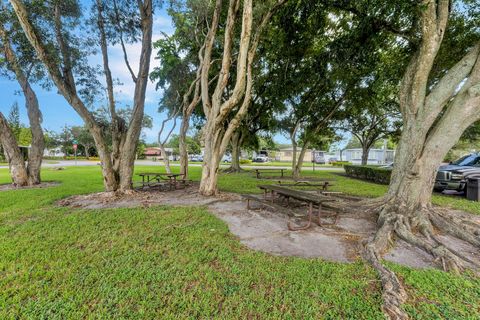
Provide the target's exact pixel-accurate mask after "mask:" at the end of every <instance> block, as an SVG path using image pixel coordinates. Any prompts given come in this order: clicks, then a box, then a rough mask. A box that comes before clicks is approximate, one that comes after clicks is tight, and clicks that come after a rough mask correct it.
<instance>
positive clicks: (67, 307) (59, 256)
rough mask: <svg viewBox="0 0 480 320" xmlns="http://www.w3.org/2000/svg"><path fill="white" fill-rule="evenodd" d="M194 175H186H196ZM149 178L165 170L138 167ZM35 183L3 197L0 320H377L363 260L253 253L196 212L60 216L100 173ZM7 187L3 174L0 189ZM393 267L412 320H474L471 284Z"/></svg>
mask: <svg viewBox="0 0 480 320" xmlns="http://www.w3.org/2000/svg"><path fill="white" fill-rule="evenodd" d="M200 169H201V168H199V167H192V168H191V169H190V172H191V175H192V179H195V180H198V179H199V176H200ZM152 170H157V171H159V170H160V171H161V170H163V168H160V167H137V168H136V171H137V172H141V171H152ZM174 170H178V168H174ZM309 175H312V176H315V177H324V178H327V177H328V178H335V179H336V181H335V182H333V183H334V184H335V186H334V188H335V189H336V190H342V191H344V192H348V193H352V194H360V195H364V196H378V195H381V194H382V193H383V192H385V190H386V187H385V186H379V185H375V184H370V183H365V182H362V181H359V180H353V179H349V178H346V177H342V176H338V175H336V174H334V173H330V172H316V173H309ZM43 177H44V180H48V181H59V182H61V184H60V185H59V186H55V187H52V188H48V189H32V190H17V191H6V192H0V274H1V276H0V319H16V318H45V319H47V318H48V319H52V318H57V319H66V318H70V319H78V318H99V319H101V318H135V319H152V318H157V319H159V318H161V319H177V318H222V319H245V318H262V319H264V318H270V319H279V318H284V319H292V318H296V319H311V318H324V319H383V315H382V312H381V310H380V306H381V292H380V284H379V281H378V279H377V278H376V275H375V274H374V272H373V271H372V270H371V269H370V268H369V267H368V266H366V265H365V264H364V263H362V262H361V261H359V262H356V263H353V264H342V263H333V262H327V261H324V260H321V259H300V258H285V257H276V256H271V255H268V254H263V253H259V252H255V251H252V250H249V249H247V248H245V247H244V246H243V245H241V244H240V243H239V242H238V241H237V240H236V238H235V237H234V236H232V235H231V234H230V233H229V231H228V228H227V226H226V225H225V223H223V222H222V221H220V220H219V219H217V218H215V217H214V216H213V215H211V214H209V213H208V212H207V211H206V209H205V208H201V207H192V208H185V207H183V208H180V207H179V208H176V207H153V208H149V209H143V208H138V209H115V210H113V209H110V210H72V209H66V208H58V207H55V206H54V205H53V202H54V201H56V200H58V199H61V198H64V197H67V196H69V195H73V194H82V193H90V192H98V191H102V189H103V187H102V177H101V173H100V168H99V167H78V168H75V167H67V168H66V169H65V170H63V171H55V170H52V169H48V168H46V169H44V171H43ZM8 181H9V177H8V174H7V171H6V170H4V169H1V170H0V183H6V182H8ZM271 182H275V180H273V179H270V180H265V181H263V180H257V179H255V178H254V177H253V175H252V173H248V172H247V173H242V174H235V175H221V177H220V180H219V185H220V188H221V189H222V190H224V191H232V192H241V193H246V192H258V190H257V188H256V185H257V184H258V183H271ZM449 201H453V200H452V199H449ZM461 202H462V201H461ZM462 203H463V202H462ZM389 265H391V267H392V268H393V269H394V270H395V271H396V272H398V273H399V275H400V276H401V277H402V279H403V280H404V281H405V283H406V285H407V288H408V291H409V294H410V299H409V301H408V303H407V306H406V307H407V311H408V313H409V314H410V315H411V316H412V318H418V319H431V318H445V319H466V318H470V319H477V318H480V310H479V304H478V301H480V290H479V288H480V280H479V279H478V278H475V277H473V276H472V275H469V274H466V275H463V276H454V275H450V274H446V273H444V272H440V271H435V270H413V269H410V268H406V267H400V266H397V265H394V264H389Z"/></svg>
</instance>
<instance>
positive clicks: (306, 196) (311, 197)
mask: <svg viewBox="0 0 480 320" xmlns="http://www.w3.org/2000/svg"><path fill="white" fill-rule="evenodd" d="M257 187H259V188H260V189H264V190H271V191H275V192H276V193H278V194H280V195H283V196H287V197H291V198H294V199H297V200H301V201H305V202H312V203H315V204H322V203H323V202H328V201H335V199H331V198H329V197H327V196H322V195H315V194H311V193H307V192H303V191H299V190H293V189H289V188H285V187H282V186H277V185H269V184H265V185H258V186H257Z"/></svg>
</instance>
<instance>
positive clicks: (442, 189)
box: [433, 188, 445, 193]
mask: <svg viewBox="0 0 480 320" xmlns="http://www.w3.org/2000/svg"><path fill="white" fill-rule="evenodd" d="M444 190H445V189H444V188H433V191H435V192H439V193H442V192H443V191H444Z"/></svg>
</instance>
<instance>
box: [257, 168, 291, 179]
mask: <svg viewBox="0 0 480 320" xmlns="http://www.w3.org/2000/svg"><path fill="white" fill-rule="evenodd" d="M286 170H287V169H283V168H257V169H254V171H255V175H256V177H257V179H260V178H261V174H262V172H263V173H265V172H269V173H272V172H273V173H280V175H281V177H282V178H283V175H284V172H285V171H286Z"/></svg>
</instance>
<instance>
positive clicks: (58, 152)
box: [43, 147, 65, 158]
mask: <svg viewBox="0 0 480 320" xmlns="http://www.w3.org/2000/svg"><path fill="white" fill-rule="evenodd" d="M43 156H44V157H62V158H63V157H65V152H63V150H62V148H61V147H56V148H51V149H45V150H43Z"/></svg>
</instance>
